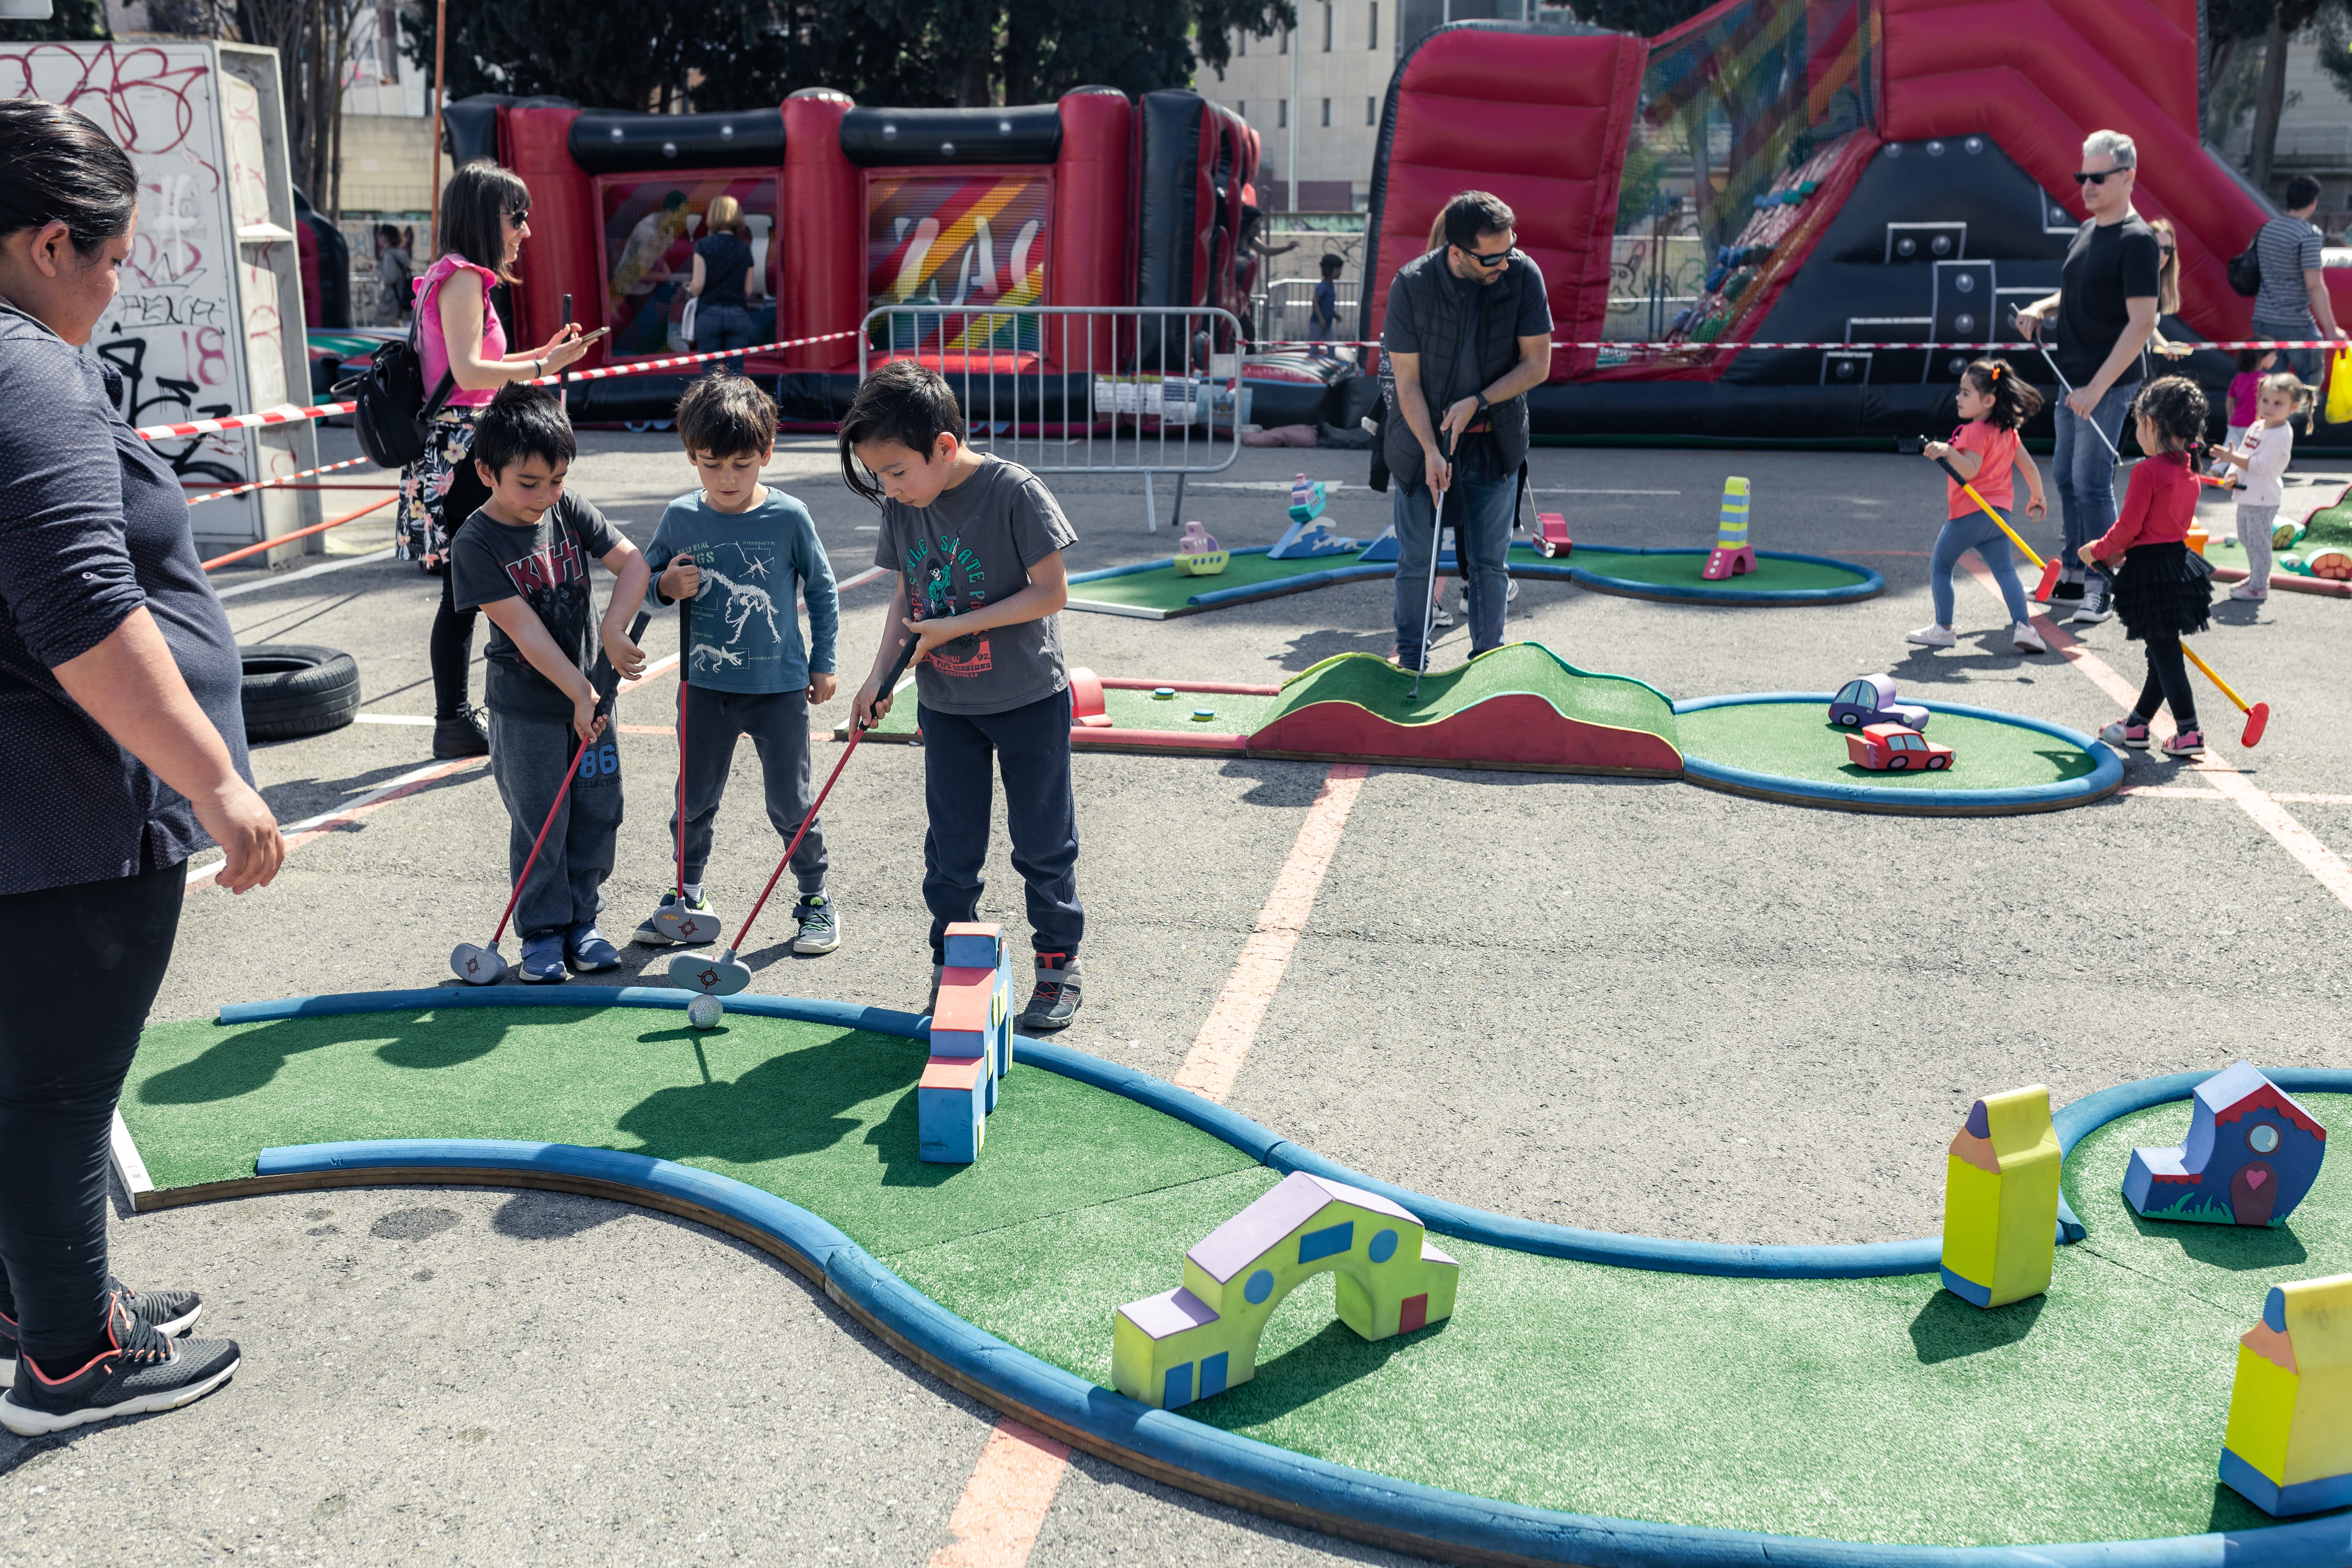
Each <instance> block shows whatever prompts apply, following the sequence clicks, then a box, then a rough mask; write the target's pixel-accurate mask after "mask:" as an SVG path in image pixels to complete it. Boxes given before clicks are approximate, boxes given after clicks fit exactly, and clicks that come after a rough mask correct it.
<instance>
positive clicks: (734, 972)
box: [669, 632, 918, 996]
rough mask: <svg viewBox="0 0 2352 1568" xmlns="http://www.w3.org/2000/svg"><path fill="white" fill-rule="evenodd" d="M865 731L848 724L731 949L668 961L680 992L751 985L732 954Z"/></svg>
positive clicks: (911, 645) (903, 668)
mask: <svg viewBox="0 0 2352 1568" xmlns="http://www.w3.org/2000/svg"><path fill="white" fill-rule="evenodd" d="M917 640H918V639H917V638H916V637H915V634H914V633H912V632H908V634H907V640H906V641H905V642H903V643H901V644H899V646H898V658H894V659H892V660H891V661H890V669H889V673H888V674H887V675H885V676H883V678H882V684H881V685H880V686H879V687H877V688H876V689H877V691H878V692H879V693H880V694H881V696H882V697H883V698H887V697H889V695H890V694H891V693H892V692H893V691H895V690H897V689H898V678H899V677H900V676H902V675H904V674H906V673H907V666H908V665H909V664H910V663H912V662H913V661H914V658H915V644H916V641H917ZM878 722H879V720H878V719H877V723H878ZM865 738H866V725H865V724H864V723H862V722H860V721H856V720H855V719H853V720H852V721H850V726H849V744H848V745H846V746H844V747H843V748H842V750H841V761H839V762H837V763H834V764H833V773H832V776H831V777H829V778H827V779H826V780H825V781H824V788H823V789H821V790H819V791H817V792H816V800H815V802H814V804H813V805H810V807H809V808H808V815H807V816H803V817H802V818H801V826H800V831H799V832H797V833H795V834H793V841H792V842H791V843H790V844H787V845H785V846H784V854H783V858H782V859H781V860H778V861H777V862H776V869H775V871H774V873H773V874H772V876H770V877H769V879H768V885H767V886H766V887H764V888H762V889H760V900H759V902H757V903H755V904H753V905H752V906H751V913H750V914H748V915H745V916H744V917H743V927H742V929H741V930H740V931H737V932H736V933H735V943H734V945H733V946H732V947H730V948H729V949H728V950H727V951H726V952H722V953H720V954H719V956H718V957H717V958H706V957H704V956H703V955H701V954H700V953H693V952H681V953H679V954H678V955H677V957H675V958H673V959H671V960H670V961H669V983H670V984H672V985H675V986H677V988H678V989H679V990H681V991H699V992H701V993H702V994H704V995H705V996H732V995H734V994H735V993H737V992H738V991H740V990H742V989H743V988H744V987H745V986H746V985H749V984H751V967H750V965H748V964H746V963H743V962H742V961H741V960H740V959H738V958H737V957H736V956H735V954H736V953H737V952H739V951H740V949H741V948H742V946H743V944H744V942H746V941H747V940H749V938H750V937H751V923H752V922H753V921H757V920H758V919H759V918H760V911H761V910H763V909H766V908H767V907H768V895H769V894H770V893H772V892H774V891H775V890H776V883H777V882H778V881H779V880H780V879H782V877H783V874H784V868H785V867H787V866H789V865H791V864H792V863H793V853H794V852H795V851H797V850H798V849H799V848H800V847H801V840H802V839H803V838H805V837H808V830H809V825H810V824H811V823H813V822H814V821H815V820H816V814H817V813H818V812H820V811H823V810H824V797H825V796H827V795H831V794H832V793H833V786H834V785H835V784H837V783H839V782H840V780H841V770H842V769H844V768H845V767H847V766H848V765H849V759H850V758H851V757H853V756H855V755H856V754H857V742H860V741H862V740H864V739H865Z"/></svg>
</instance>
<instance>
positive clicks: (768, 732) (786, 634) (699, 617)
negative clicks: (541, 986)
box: [637, 372, 841, 953]
mask: <svg viewBox="0 0 2352 1568" xmlns="http://www.w3.org/2000/svg"><path fill="white" fill-rule="evenodd" d="M677 434H678V439H679V440H680V441H681V442H683V443H684V444H685V447H686V451H687V456H688V458H691V459H692V460H693V463H694V468H695V471H696V473H697V474H698V475H699V476H700V478H701V480H702V488H701V489H698V490H690V491H688V493H687V494H685V495H682V496H680V497H678V498H677V500H674V501H672V502H670V503H669V508H668V510H666V511H664V512H663V513H662V520H661V526H660V527H658V528H656V530H654V537H653V542H652V543H651V544H649V545H647V546H646V556H647V559H648V560H649V562H650V563H651V565H652V569H653V570H654V571H655V572H656V573H658V574H660V580H659V583H658V584H657V585H656V589H655V596H656V598H658V599H659V600H660V601H661V602H662V603H663V604H665V605H672V604H677V603H680V602H682V601H691V603H692V605H693V608H692V609H691V610H690V611H688V623H689V624H688V629H687V631H686V633H685V635H684V637H683V638H682V639H681V647H680V652H681V655H682V658H683V663H682V666H681V668H680V669H679V672H678V673H679V675H680V677H681V679H683V681H684V683H685V686H684V690H683V692H682V694H681V697H680V708H679V712H678V722H679V725H680V728H681V731H682V733H681V735H680V737H679V753H680V769H681V772H682V773H683V775H684V779H685V784H684V793H685V797H686V799H685V805H686V827H685V836H686V837H685V846H684V848H683V850H682V852H681V859H682V860H683V867H682V869H681V872H680V879H681V880H682V881H683V882H684V883H685V905H686V908H687V909H688V910H693V911H695V912H698V913H707V912H709V910H710V904H709V900H708V899H707V898H705V896H704V894H703V888H702V879H703V874H704V869H705V868H706V867H708V866H709V863H710V841H711V837H712V830H713V828H714V826H715V825H716V824H717V822H718V819H719V796H720V795H722V794H723V793H724V792H725V790H726V788H727V775H728V773H729V772H730V770H731V769H732V768H733V766H734V762H735V742H736V738H737V737H738V736H741V735H749V736H750V737H751V744H752V745H753V746H754V747H756V748H757V749H758V751H759V753H760V771H761V774H762V776H763V777H764V779H765V781H766V784H767V797H768V820H769V822H770V823H772V824H773V825H774V826H775V829H776V831H777V832H778V833H780V834H782V836H783V837H784V839H785V841H786V842H788V843H789V842H790V841H791V839H792V837H793V834H794V833H795V832H797V831H798V830H799V828H800V825H801V821H802V819H803V817H805V816H807V815H808V811H809V804H810V800H811V793H810V788H809V709H810V707H811V706H812V705H813V704H818V703H824V702H829V701H831V700H833V694H834V690H835V676H834V637H835V632H836V631H837V630H838V628H839V626H840V625H841V608H840V600H839V597H838V595H836V593H835V589H834V582H833V563H832V562H831V561H829V560H827V559H826V558H825V553H824V545H823V544H821V543H819V542H818V541H817V537H816V524H815V523H814V521H811V519H810V517H809V514H808V509H807V508H806V507H803V505H801V503H800V502H799V501H797V500H793V498H792V497H791V496H788V495H786V494H784V493H783V492H782V490H773V489H769V488H768V487H767V486H765V485H763V484H761V482H760V470H761V468H765V467H766V466H767V464H768V459H769V458H771V457H772V455H773V454H774V450H775V444H776V405H775V403H774V402H773V400H772V399H771V398H770V397H769V396H768V395H767V394H766V393H764V392H762V391H761V390H760V388H759V386H758V385H757V384H755V383H753V382H751V381H749V380H747V379H745V378H744V377H742V376H740V375H737V374H731V373H727V372H721V373H719V374H711V375H708V376H705V377H703V378H702V379H701V380H699V381H698V382H696V383H695V384H693V385H692V386H691V387H689V388H688V390H687V394H686V396H685V397H684V398H683V399H681V400H680V401H679V403H678V405H677ZM795 597H798V598H801V599H803V600H804V601H805V602H806V603H807V605H808V617H809V643H810V646H809V647H807V648H805V649H803V647H802V646H801V623H800V616H799V614H798V612H796V611H795V610H794V609H793V600H794V598H795ZM678 831H679V829H678V823H677V815H676V813H675V812H673V814H672V816H671V817H670V834H671V837H672V839H673V841H675V840H676V839H677V834H678ZM824 873H825V852H824V832H823V830H822V826H821V825H819V824H817V823H814V822H812V823H810V824H809V830H808V834H807V836H806V837H803V839H802V840H801V844H800V847H799V848H798V849H796V850H794V851H793V877H794V878H795V879H797V880H798V882H799V884H800V893H801V896H800V902H799V903H798V904H796V905H795V906H794V907H793V918H794V919H795V920H796V921H799V922H800V933H799V934H798V935H797V936H795V937H794V938H793V952H798V953H820V952H832V951H833V950H834V949H835V948H836V947H839V946H840V945H841V925H840V921H839V919H838V917H837V916H836V914H835V910H834V907H833V901H832V900H831V899H830V898H828V897H827V896H826V893H825V888H824ZM678 900H679V894H678V892H677V891H676V890H672V891H670V892H667V893H664V894H663V895H662V897H661V902H660V904H659V905H658V906H656V909H655V910H654V912H653V913H652V914H651V915H649V916H647V917H646V923H645V924H643V925H641V926H639V927H638V928H637V941H638V942H642V943H644V944H645V945H646V946H648V947H667V946H669V945H671V944H672V943H673V942H676V941H677V937H676V935H675V934H674V933H673V931H670V930H669V929H667V928H666V927H665V925H664V923H663V919H662V917H663V916H664V915H665V914H669V913H672V912H673V911H674V910H675V909H676V907H677V903H678ZM714 934H715V933H714ZM711 940H713V938H712V937H709V936H706V937H703V938H701V939H700V940H699V941H695V942H691V943H690V944H689V945H693V946H701V945H703V944H704V943H705V942H709V941H711Z"/></svg>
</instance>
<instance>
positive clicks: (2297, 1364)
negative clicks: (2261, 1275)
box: [2221, 1274, 2352, 1519]
mask: <svg viewBox="0 0 2352 1568" xmlns="http://www.w3.org/2000/svg"><path fill="white" fill-rule="evenodd" d="M2221 1479H2222V1481H2223V1483H2224V1484H2226V1485H2227V1486H2229V1487H2230V1489H2231V1490H2233V1491H2235V1492H2236V1493H2237V1494H2238V1495H2239V1496H2240V1497H2242V1498H2244V1499H2245V1500H2247V1501H2248V1502H2250V1503H2252V1504H2253V1505H2254V1506H2255V1507H2256V1508H2258V1509H2261V1510H2263V1512H2264V1513H2267V1514H2270V1515H2271V1516H2272V1517H2273V1518H2281V1519H2283V1518H2285V1517H2288V1516H2289V1515H2293V1514H2298V1513H2316V1512H2318V1511H2319V1510H2322V1509H2331V1508H2342V1507H2344V1506H2345V1505H2346V1504H2347V1503H2352V1274H2338V1275H2336V1277H2334V1278H2333V1279H2305V1280H2298V1281H2295V1282H2294V1283H2292V1284H2286V1285H2273V1287H2271V1292H2270V1295H2269V1297H2268V1298H2267V1299H2266V1300H2264V1301H2263V1321H2261V1322H2260V1323H2257V1324H2256V1325H2255V1326H2254V1327H2253V1328H2252V1329H2250V1330H2248V1331H2247V1332H2246V1334H2245V1336H2244V1337H2243V1338H2242V1339H2241V1340H2240V1341H2239V1342H2238V1375H2237V1379H2236V1381H2235V1383H2234V1384H2232V1385H2231V1390H2230V1425H2229V1428H2228V1430H2227V1432H2226V1433H2225V1434H2224V1435H2223V1436H2222V1439H2221Z"/></svg>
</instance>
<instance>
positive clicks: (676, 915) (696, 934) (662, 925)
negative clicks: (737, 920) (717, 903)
mask: <svg viewBox="0 0 2352 1568" xmlns="http://www.w3.org/2000/svg"><path fill="white" fill-rule="evenodd" d="M722 923H723V922H721V921H720V920H719V916H718V913H717V912H716V911H715V910H689V909H688V908H687V907H686V906H685V905H683V904H668V905H665V906H664V907H663V909H662V911H661V913H659V914H657V915H656V916H655V917H654V929H656V931H660V932H661V933H662V934H663V935H664V936H666V937H667V938H669V939H670V941H672V942H677V943H678V944H680V945H681V946H685V947H705V946H708V945H709V944H710V943H711V942H717V941H718V940H719V931H720V929H721V927H722Z"/></svg>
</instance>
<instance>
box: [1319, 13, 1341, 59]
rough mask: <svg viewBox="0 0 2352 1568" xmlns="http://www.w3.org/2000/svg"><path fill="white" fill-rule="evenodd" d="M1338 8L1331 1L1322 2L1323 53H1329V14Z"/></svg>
mask: <svg viewBox="0 0 2352 1568" xmlns="http://www.w3.org/2000/svg"><path fill="white" fill-rule="evenodd" d="M1338 9H1339V7H1338V6H1337V5H1333V4H1332V3H1331V0H1323V52H1324V53H1325V54H1327V55H1328V54H1329V53H1330V52H1331V14H1332V13H1333V12H1334V11H1337V10H1338Z"/></svg>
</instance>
